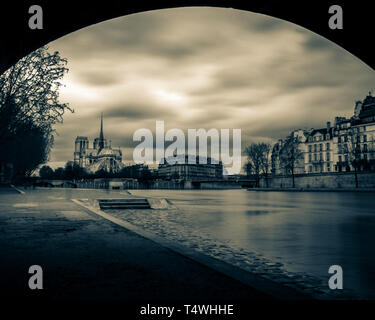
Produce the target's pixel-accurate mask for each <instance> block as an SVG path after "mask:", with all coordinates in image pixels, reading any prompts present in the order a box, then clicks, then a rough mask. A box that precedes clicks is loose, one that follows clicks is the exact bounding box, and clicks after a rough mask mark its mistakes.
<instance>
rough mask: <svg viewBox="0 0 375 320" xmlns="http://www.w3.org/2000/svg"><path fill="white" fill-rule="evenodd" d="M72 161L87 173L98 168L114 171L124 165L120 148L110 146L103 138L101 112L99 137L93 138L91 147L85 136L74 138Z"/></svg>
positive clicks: (93, 171)
mask: <svg viewBox="0 0 375 320" xmlns="http://www.w3.org/2000/svg"><path fill="white" fill-rule="evenodd" d="M74 162H75V163H77V164H79V165H80V166H81V167H82V168H84V169H85V170H86V171H87V172H88V173H95V172H97V171H99V170H104V171H107V172H113V173H116V172H118V171H120V170H121V169H122V168H123V167H124V164H123V163H122V152H121V150H120V149H119V148H118V149H114V148H112V147H111V145H110V143H109V144H108V142H107V140H106V139H105V138H104V134H103V114H102V115H101V119H100V135H99V138H95V140H94V143H93V147H92V148H90V146H89V140H88V138H87V137H82V136H78V137H77V138H76V140H75V148H74Z"/></svg>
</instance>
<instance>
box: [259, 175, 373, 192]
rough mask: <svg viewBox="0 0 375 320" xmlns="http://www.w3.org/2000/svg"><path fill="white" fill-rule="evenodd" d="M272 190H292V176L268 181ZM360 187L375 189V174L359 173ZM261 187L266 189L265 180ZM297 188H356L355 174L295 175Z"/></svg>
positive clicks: (274, 177) (276, 177)
mask: <svg viewBox="0 0 375 320" xmlns="http://www.w3.org/2000/svg"><path fill="white" fill-rule="evenodd" d="M268 186H269V187H270V188H291V187H292V186H293V184H292V176H290V175H288V176H273V177H270V178H269V179H268ZM358 186H359V187H362V188H375V172H359V173H358ZM260 187H261V188H265V187H266V181H265V179H264V178H262V179H261V180H260ZM295 187H296V188H306V189H308V188H355V177H354V172H345V173H322V174H299V175H295Z"/></svg>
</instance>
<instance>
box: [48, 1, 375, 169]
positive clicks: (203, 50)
mask: <svg viewBox="0 0 375 320" xmlns="http://www.w3.org/2000/svg"><path fill="white" fill-rule="evenodd" d="M49 47H50V49H51V50H58V51H59V52H60V54H61V56H62V57H66V58H67V59H68V61H69V63H68V67H69V69H70V71H69V73H68V74H67V75H66V76H65V78H64V80H63V82H64V83H65V85H66V86H65V87H64V88H62V89H61V94H60V100H61V102H68V103H69V104H70V106H71V107H72V108H73V109H74V110H75V112H74V113H72V114H70V113H67V114H66V115H65V117H64V123H63V124H61V125H57V126H56V127H55V128H56V130H57V135H56V137H55V146H54V148H53V150H52V153H51V156H50V163H49V165H51V166H53V167H56V166H58V165H63V164H64V163H65V162H66V161H68V160H72V158H73V151H74V139H75V137H76V136H77V135H81V136H87V137H88V138H89V140H90V144H91V143H92V141H93V139H94V138H95V137H97V136H98V135H99V118H100V113H101V112H103V113H104V134H105V137H106V138H107V139H111V140H112V146H114V147H117V146H120V147H121V149H122V150H123V155H124V160H125V162H129V161H131V160H132V150H133V148H134V147H135V146H136V145H137V144H138V143H139V142H133V141H132V136H133V133H134V132H135V131H136V130H137V129H139V128H149V129H151V130H152V131H154V130H155V120H164V121H165V126H166V130H168V129H171V128H180V129H183V130H187V128H196V129H199V128H205V129H207V130H208V129H210V128H217V129H221V128H240V129H242V145H243V147H244V146H246V145H247V144H248V143H250V142H252V141H275V140H277V139H278V138H280V137H284V136H286V135H287V134H288V132H290V131H291V130H292V129H295V128H311V127H323V126H325V123H326V121H327V120H331V121H333V119H334V117H335V116H337V115H341V116H351V115H352V113H353V108H354V102H355V101H356V100H359V99H363V98H364V97H365V95H366V94H367V93H368V91H370V90H372V89H374V87H375V72H374V71H373V70H372V69H371V68H370V67H368V66H367V65H365V64H364V63H363V62H361V61H360V60H359V59H357V58H356V57H354V56H352V55H351V54H349V53H348V52H346V51H345V50H344V49H342V48H340V47H338V46H337V45H335V44H333V43H332V42H330V41H328V40H326V39H324V38H322V37H320V36H319V35H316V34H314V33H312V32H310V31H308V30H306V29H303V28H301V27H299V26H297V25H294V24H291V23H289V22H284V21H283V20H279V19H276V18H272V17H268V16H264V15H259V14H254V13H251V12H245V11H239V10H233V9H219V8H179V9H168V10H158V11H150V12H145V13H139V14H134V15H129V16H125V17H121V18H117V19H113V20H110V21H106V22H102V23H99V24H96V25H93V26H90V27H88V28H85V29H82V30H79V31H76V32H74V33H72V34H69V35H67V36H65V37H63V38H60V39H58V40H56V41H54V42H52V43H50V44H49Z"/></svg>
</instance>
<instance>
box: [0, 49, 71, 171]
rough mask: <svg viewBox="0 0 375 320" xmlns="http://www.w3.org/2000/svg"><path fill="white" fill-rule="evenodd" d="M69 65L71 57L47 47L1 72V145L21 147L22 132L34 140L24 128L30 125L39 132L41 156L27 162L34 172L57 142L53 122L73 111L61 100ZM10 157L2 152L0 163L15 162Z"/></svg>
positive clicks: (34, 130)
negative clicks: (54, 138)
mask: <svg viewBox="0 0 375 320" xmlns="http://www.w3.org/2000/svg"><path fill="white" fill-rule="evenodd" d="M66 64H67V60H66V59H63V58H61V57H60V55H59V53H58V52H54V53H50V52H48V48H47V47H42V48H39V49H37V50H36V51H34V52H32V53H31V54H29V55H28V56H26V57H24V58H22V59H21V60H19V61H18V62H17V63H16V64H15V65H13V66H12V67H11V68H9V69H8V70H7V71H5V72H4V73H3V74H1V75H0V137H1V139H0V148H1V149H3V150H4V149H5V148H6V149H7V150H10V151H12V150H13V151H14V150H15V149H17V148H18V149H19V148H20V147H21V146H20V145H19V141H17V137H20V132H22V134H24V135H25V137H27V138H29V139H31V135H28V134H27V130H26V131H25V130H24V129H23V128H26V127H28V128H30V130H29V132H38V139H34V140H33V142H32V143H34V144H35V145H37V144H40V143H41V144H42V145H41V148H39V149H40V150H39V152H41V153H42V155H41V157H40V159H39V160H38V159H37V158H35V159H34V160H33V162H32V163H31V162H30V164H29V165H27V163H23V169H22V170H23V171H24V172H29V173H30V172H32V170H33V169H34V168H35V167H36V166H38V165H39V164H40V163H43V162H44V161H45V160H46V159H47V156H46V155H48V152H49V151H50V148H51V145H52V143H53V135H52V133H53V129H52V125H53V124H55V123H57V122H62V117H63V114H64V112H65V111H66V110H70V111H72V110H71V109H70V108H69V106H68V105H67V104H64V103H60V102H59V88H60V87H61V85H62V83H61V82H60V80H61V79H62V77H63V76H64V74H65V73H66V72H67V71H68V69H67V68H66V67H65V66H66ZM18 140H19V139H18ZM24 140H25V139H23V140H22V141H24ZM4 143H6V146H5V145H3V144H4ZM10 153H11V152H10ZM10 153H8V155H9V154H10ZM6 156H7V155H1V156H0V162H9V161H11V162H13V163H14V161H15V159H14V157H13V159H8V158H6ZM26 160H27V159H26Z"/></svg>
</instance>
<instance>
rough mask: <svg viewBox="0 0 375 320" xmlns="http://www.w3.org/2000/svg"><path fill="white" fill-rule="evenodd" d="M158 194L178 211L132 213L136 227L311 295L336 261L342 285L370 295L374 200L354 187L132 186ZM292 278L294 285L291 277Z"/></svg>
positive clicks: (321, 289)
mask: <svg viewBox="0 0 375 320" xmlns="http://www.w3.org/2000/svg"><path fill="white" fill-rule="evenodd" d="M131 193H132V194H134V195H139V196H149V197H162V198H167V199H169V200H171V201H172V203H173V204H174V205H175V206H176V207H177V210H164V211H162V210H160V211H155V212H153V213H152V214H150V213H149V211H148V213H145V212H144V211H142V210H139V211H137V210H134V211H133V212H131V213H128V214H127V215H125V216H124V213H122V214H121V216H122V217H123V218H124V219H126V220H129V222H132V223H134V224H137V225H140V226H142V227H144V228H147V229H150V230H151V231H153V232H156V233H157V234H159V235H161V236H164V237H166V238H169V239H172V240H175V241H179V242H181V243H183V244H185V245H188V246H190V247H193V248H196V249H198V250H201V251H203V252H206V253H208V254H211V255H213V256H216V257H218V258H221V259H223V260H227V261H228V262H230V263H233V264H235V265H238V266H240V267H242V268H244V269H248V270H249V271H254V272H257V273H259V274H261V275H264V276H266V277H269V278H271V279H274V280H275V281H280V282H282V283H286V284H288V285H289V282H293V283H292V286H296V287H298V286H304V287H305V289H306V288H307V290H310V291H312V292H313V293H314V294H315V296H319V295H320V296H321V297H323V298H324V297H325V298H327V297H328V298H329V297H330V296H329V295H331V294H332V295H335V294H336V296H338V293H337V292H338V290H335V291H332V290H329V288H328V284H327V282H328V279H329V277H330V276H331V275H330V274H328V269H329V267H330V266H331V265H340V266H341V267H342V269H343V275H344V277H343V279H344V289H348V290H349V291H350V295H351V296H354V297H357V298H365V299H366V298H372V299H374V298H375V250H374V245H375V210H374V204H375V197H374V194H371V193H355V192H353V193H352V192H256V191H246V190H131ZM288 279H297V280H296V282H299V284H298V283H297V285H296V284H295V283H294V281H289V280H288Z"/></svg>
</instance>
